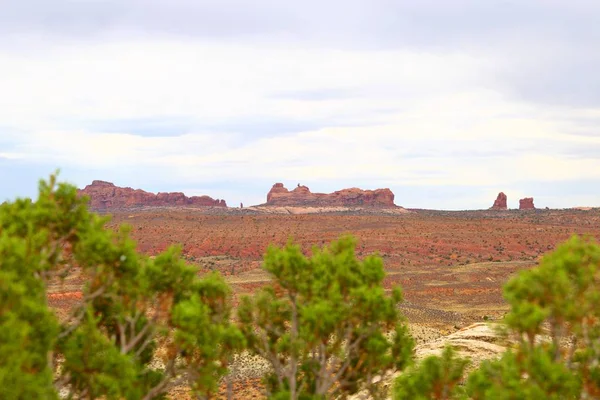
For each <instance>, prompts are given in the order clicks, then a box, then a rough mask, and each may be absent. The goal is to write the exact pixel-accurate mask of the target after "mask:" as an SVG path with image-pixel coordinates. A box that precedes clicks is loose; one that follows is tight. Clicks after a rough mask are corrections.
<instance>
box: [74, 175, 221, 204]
mask: <svg viewBox="0 0 600 400" xmlns="http://www.w3.org/2000/svg"><path fill="white" fill-rule="evenodd" d="M79 194H80V195H86V196H88V197H89V198H90V207H91V208H92V209H93V210H107V209H110V210H112V209H120V208H132V207H174V206H179V207H227V204H226V203H225V200H219V199H217V200H215V199H213V198H212V197H208V196H192V197H187V196H186V195H184V194H183V193H181V192H171V193H158V194H154V193H149V192H146V191H144V190H141V189H132V188H130V187H125V188H123V187H119V186H115V185H114V184H113V183H110V182H105V181H99V180H95V181H93V182H92V184H91V185H87V186H86V187H85V188H84V189H83V190H79Z"/></svg>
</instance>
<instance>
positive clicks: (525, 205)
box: [519, 197, 535, 210]
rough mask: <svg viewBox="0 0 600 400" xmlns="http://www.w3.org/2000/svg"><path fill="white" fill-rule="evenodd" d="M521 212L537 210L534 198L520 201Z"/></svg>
mask: <svg viewBox="0 0 600 400" xmlns="http://www.w3.org/2000/svg"><path fill="white" fill-rule="evenodd" d="M519 210H535V206H534V205H533V197H525V198H524V199H521V200H519Z"/></svg>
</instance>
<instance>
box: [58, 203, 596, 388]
mask: <svg viewBox="0 0 600 400" xmlns="http://www.w3.org/2000/svg"><path fill="white" fill-rule="evenodd" d="M413 211H415V212H413V213H407V214H399V215H383V214H382V215H377V214H369V215H361V214H360V213H343V214H308V215H263V214H253V213H252V212H250V211H249V210H248V212H246V210H239V209H224V210H223V211H215V209H212V210H209V211H207V210H203V209H176V208H160V209H159V208H155V209H139V210H131V209H130V210H116V211H114V212H113V218H112V221H111V222H109V224H108V226H109V227H112V228H115V227H117V226H118V225H120V224H123V223H126V224H128V225H130V226H131V228H132V230H131V234H132V236H133V238H135V239H136V240H137V241H138V247H139V250H141V251H142V252H144V253H147V254H149V255H154V254H157V253H158V252H160V251H162V250H164V249H165V248H166V247H167V246H169V245H171V244H177V243H181V244H182V246H183V254H184V256H185V258H186V259H187V260H188V261H189V262H191V263H193V264H196V265H198V267H199V270H200V272H199V273H203V272H206V271H209V270H219V271H221V272H222V273H223V274H224V275H226V278H227V280H228V281H229V282H230V284H231V285H232V287H233V289H234V293H235V296H236V298H237V296H239V295H240V294H244V293H251V292H253V291H254V290H256V288H258V287H260V286H262V285H264V283H265V282H266V281H267V277H266V275H265V274H264V273H263V272H262V271H261V270H260V264H261V258H262V255H263V254H264V252H265V250H266V248H267V247H268V245H269V244H275V245H278V246H281V245H283V244H285V243H286V242H287V241H288V239H290V238H293V240H294V241H295V242H297V243H299V244H301V245H302V248H303V249H304V250H305V251H306V253H307V254H308V253H310V249H311V246H312V245H319V246H320V245H323V244H326V243H329V242H330V241H332V240H334V239H336V238H338V237H339V236H340V235H343V234H353V235H355V236H356V238H357V239H358V246H357V252H358V255H359V256H360V257H362V256H366V255H368V254H371V253H373V252H378V253H379V254H380V255H381V256H382V257H383V259H384V262H385V267H386V270H387V272H388V276H387V278H386V280H385V285H386V287H388V288H391V287H392V286H394V285H401V286H402V287H403V289H404V295H405V300H406V301H405V303H404V304H403V305H402V309H403V311H404V313H405V315H406V316H407V318H408V320H409V322H410V323H411V326H413V327H418V329H425V331H423V332H425V333H427V334H428V332H430V331H432V330H431V329H430V328H434V329H435V330H436V332H438V333H440V334H447V333H450V332H452V331H454V330H455V329H458V328H460V327H463V326H465V325H467V324H470V323H472V322H475V321H481V320H482V319H483V318H484V317H488V318H491V319H495V318H499V317H501V316H502V315H503V313H504V312H505V311H506V309H507V307H506V305H505V303H504V301H503V299H502V290H501V288H502V285H503V283H505V282H506V280H507V279H508V278H509V277H510V276H511V275H513V274H514V273H515V272H517V271H518V270H521V269H525V268H529V267H531V266H533V265H535V264H536V263H537V262H538V260H539V259H540V257H541V256H542V255H543V254H544V253H546V252H548V251H549V250H552V249H553V248H554V247H555V246H556V245H557V244H558V243H560V242H562V241H564V240H566V239H567V238H569V237H570V236H571V235H572V234H590V235H592V236H594V237H596V238H600V211H599V210H598V209H591V210H575V209H570V210H530V211H518V210H511V211H464V212H442V211H427V210H413ZM81 283H82V282H80V280H79V279H78V278H77V276H76V275H75V276H72V277H70V278H68V279H67V281H66V282H65V283H64V284H62V285H60V286H56V287H54V288H52V289H51V294H50V296H49V297H50V299H49V301H50V304H51V305H53V306H55V307H57V308H58V309H59V313H65V312H66V310H67V309H68V308H69V307H71V306H72V305H74V304H76V303H77V301H79V298H80V295H79V294H78V290H79V288H80V287H81ZM234 300H235V299H234ZM486 319H487V318H486ZM414 329H416V328H414ZM425 333H424V335H425ZM417 336H418V334H417ZM423 338H425V339H427V338H429V336H427V335H425V336H423ZM423 338H419V337H418V338H417V340H419V339H423ZM252 386H254V385H253V384H251V385H247V386H246V389H250V388H251V387H252ZM236 392H238V391H237V390H236ZM238 393H239V392H238ZM247 396H248V398H250V397H252V395H250V394H247ZM244 397H246V396H244Z"/></svg>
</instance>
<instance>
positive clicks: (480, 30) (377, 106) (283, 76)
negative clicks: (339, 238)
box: [0, 0, 600, 210]
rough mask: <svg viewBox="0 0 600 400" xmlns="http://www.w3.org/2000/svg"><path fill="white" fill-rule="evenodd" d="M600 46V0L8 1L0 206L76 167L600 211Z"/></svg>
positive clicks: (440, 205)
mask: <svg viewBox="0 0 600 400" xmlns="http://www.w3.org/2000/svg"><path fill="white" fill-rule="evenodd" d="M598 49H600V2H598V1H597V0H589V1H584V0H570V1H566V0H564V1H553V0H544V1H541V0H535V1H534V0H519V1H496V0H486V1H481V0H470V1H469V0H437V1H433V0H421V1H402V0H319V1H316V0H302V1H292V0H286V1H282V0H218V1H204V0H144V1H141V0H107V1H100V0H79V1H76V0H0V201H2V200H4V199H12V198H15V197H17V196H19V197H24V196H30V197H35V195H36V188H37V181H38V180H39V179H40V178H43V177H47V176H49V174H51V173H52V172H53V171H55V170H57V169H60V178H61V179H62V180H66V181H68V182H71V183H73V184H75V185H77V186H78V187H84V186H85V185H87V184H89V183H91V181H92V180H94V179H101V180H106V181H111V182H114V183H115V184H116V185H119V186H130V187H134V188H142V189H144V190H147V191H152V192H161V191H162V192H164V191H183V192H184V193H186V194H188V195H202V194H206V195H209V196H212V197H214V198H224V199H225V200H227V202H228V204H229V205H230V206H238V205H239V203H240V202H243V203H244V205H251V204H260V203H264V202H265V201H266V194H267V192H268V190H269V189H270V187H271V186H272V185H273V183H275V182H283V183H284V184H285V185H286V186H287V187H289V188H293V187H295V186H296V185H297V184H298V183H300V184H303V185H307V186H309V187H310V188H311V190H312V191H313V192H332V191H335V190H339V189H342V188H345V187H360V188H363V189H377V188H384V187H389V188H390V189H391V190H392V191H393V192H394V193H395V195H396V199H395V201H396V204H398V205H401V206H405V207H414V208H430V209H446V210H460V209H484V208H488V207H490V206H491V205H492V203H493V201H494V199H495V197H496V195H497V194H498V192H500V191H504V192H505V193H506V194H507V195H508V203H509V204H508V205H509V207H510V208H517V207H518V200H519V199H520V198H523V197H534V198H535V204H536V206H538V207H551V208H566V207H573V206H600V73H599V72H598V71H600V52H599V51H598Z"/></svg>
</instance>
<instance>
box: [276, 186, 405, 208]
mask: <svg viewBox="0 0 600 400" xmlns="http://www.w3.org/2000/svg"><path fill="white" fill-rule="evenodd" d="M266 204H267V205H270V206H288V207H291V206H299V207H340V206H345V207H377V208H396V207H397V206H396V205H395V204H394V193H392V191H391V190H390V189H377V190H361V189H358V188H350V189H342V190H338V191H337V192H333V193H329V194H325V193H312V192H311V191H310V189H309V188H308V187H306V186H298V187H296V188H295V189H294V190H291V191H290V190H288V189H286V187H285V186H283V183H276V184H274V185H273V187H272V188H271V190H270V191H269V193H268V194H267V203H266Z"/></svg>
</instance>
